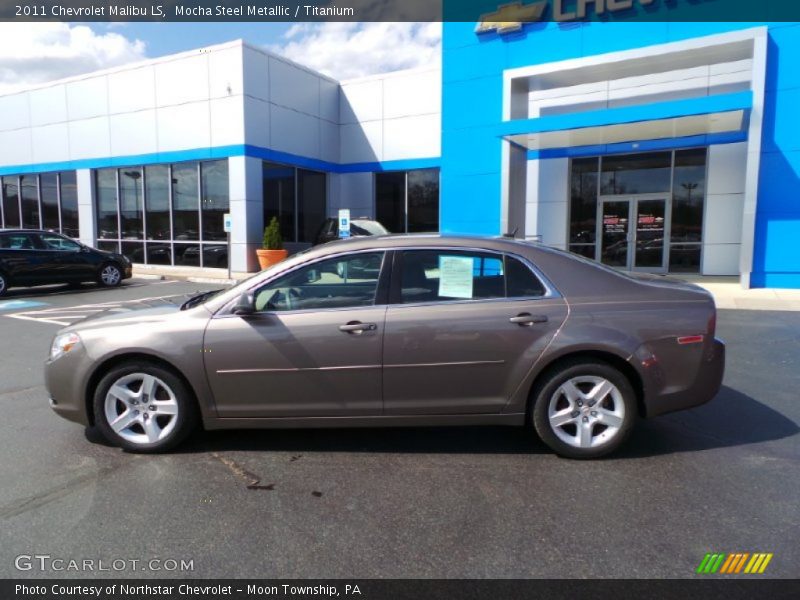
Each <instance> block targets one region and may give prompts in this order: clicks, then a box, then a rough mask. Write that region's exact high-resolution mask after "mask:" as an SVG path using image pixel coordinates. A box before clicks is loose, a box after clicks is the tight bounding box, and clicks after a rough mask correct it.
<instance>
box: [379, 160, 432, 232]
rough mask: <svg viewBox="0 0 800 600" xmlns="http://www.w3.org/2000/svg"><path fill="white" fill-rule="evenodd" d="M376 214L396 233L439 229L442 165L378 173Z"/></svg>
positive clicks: (382, 222)
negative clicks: (440, 169) (439, 166)
mask: <svg viewBox="0 0 800 600" xmlns="http://www.w3.org/2000/svg"><path fill="white" fill-rule="evenodd" d="M375 218H376V220H377V221H378V222H379V223H380V224H381V225H383V226H384V227H385V228H386V229H387V230H389V231H390V232H392V233H423V232H434V231H439V169H419V170H416V171H393V172H388V173H377V174H376V175H375Z"/></svg>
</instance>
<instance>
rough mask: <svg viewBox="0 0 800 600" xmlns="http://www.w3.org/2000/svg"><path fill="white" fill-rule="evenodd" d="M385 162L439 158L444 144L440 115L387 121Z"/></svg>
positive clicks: (384, 150)
mask: <svg viewBox="0 0 800 600" xmlns="http://www.w3.org/2000/svg"><path fill="white" fill-rule="evenodd" d="M383 135H384V142H383V160H400V159H404V158H422V157H427V156H439V155H440V154H441V144H442V123H441V117H440V115H437V114H434V115H425V116H422V117H405V118H402V119H387V120H386V121H384V122H383Z"/></svg>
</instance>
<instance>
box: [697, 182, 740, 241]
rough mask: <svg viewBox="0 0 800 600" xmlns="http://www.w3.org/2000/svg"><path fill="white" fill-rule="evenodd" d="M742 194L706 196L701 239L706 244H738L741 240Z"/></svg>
mask: <svg viewBox="0 0 800 600" xmlns="http://www.w3.org/2000/svg"><path fill="white" fill-rule="evenodd" d="M743 211H744V194H710V195H708V196H706V211H705V219H704V225H703V241H705V242H706V243H708V244H739V243H741V241H742V212H743Z"/></svg>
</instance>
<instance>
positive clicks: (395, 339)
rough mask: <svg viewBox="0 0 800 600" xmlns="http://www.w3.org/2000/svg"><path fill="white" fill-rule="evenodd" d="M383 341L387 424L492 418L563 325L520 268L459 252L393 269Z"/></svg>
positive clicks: (559, 307) (543, 289)
mask: <svg viewBox="0 0 800 600" xmlns="http://www.w3.org/2000/svg"><path fill="white" fill-rule="evenodd" d="M394 273H396V274H397V275H396V276H394V277H393V282H392V292H391V302H390V305H389V308H388V310H387V313H386V331H385V333H384V354H383V356H384V358H383V360H384V376H383V393H384V410H385V413H386V414H389V415H424V414H465V413H498V412H501V411H502V410H503V408H504V407H505V405H506V404H507V403H508V401H509V399H510V398H511V396H512V395H513V394H514V392H515V390H516V389H517V387H518V386H519V385H520V383H521V382H522V380H523V378H524V377H525V375H526V374H527V373H528V372H529V370H530V369H531V367H532V366H533V364H534V363H535V361H536V359H537V358H538V357H539V356H540V355H541V353H542V352H543V351H544V349H545V348H546V347H547V344H548V343H549V342H550V341H551V340H552V338H553V336H554V335H555V333H556V332H557V331H558V329H559V327H560V326H561V324H562V323H563V322H564V319H565V318H566V316H567V306H566V303H565V302H564V300H563V298H561V297H560V296H559V295H558V294H557V293H555V292H554V291H553V290H551V289H549V288H548V287H547V286H546V285H545V284H544V282H543V281H542V279H540V278H539V277H538V276H537V275H536V274H535V273H534V272H533V271H532V270H531V268H530V267H529V266H528V265H527V264H526V263H525V262H524V261H523V260H521V259H519V258H517V257H512V256H504V255H503V254H499V253H491V252H484V251H471V250H459V249H441V250H407V251H404V252H402V253H398V256H397V259H396V261H395V269H394Z"/></svg>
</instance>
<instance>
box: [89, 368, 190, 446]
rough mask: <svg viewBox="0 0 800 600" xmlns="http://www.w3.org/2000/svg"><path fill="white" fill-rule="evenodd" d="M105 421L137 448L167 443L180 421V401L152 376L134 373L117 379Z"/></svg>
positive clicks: (106, 400) (108, 398) (112, 386)
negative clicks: (142, 445) (168, 437)
mask: <svg viewBox="0 0 800 600" xmlns="http://www.w3.org/2000/svg"><path fill="white" fill-rule="evenodd" d="M104 409H105V417H106V420H107V422H108V425H109V427H110V428H111V429H112V430H113V431H114V432H115V433H116V434H117V435H118V436H120V437H121V438H122V439H124V440H126V441H128V442H131V443H133V444H154V443H156V442H159V441H161V440H163V439H165V438H166V437H167V436H169V435H170V433H172V431H173V430H174V429H175V425H176V424H177V421H178V401H177V398H176V396H175V393H174V392H173V391H172V389H170V387H169V386H168V385H167V384H166V383H164V381H163V380H161V379H160V378H158V377H155V376H153V375H150V374H148V373H131V374H129V375H124V376H122V377H120V378H119V379H117V380H116V381H115V382H114V383H113V384H112V385H111V387H110V388H109V389H108V392H107V393H106V398H105V403H104Z"/></svg>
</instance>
